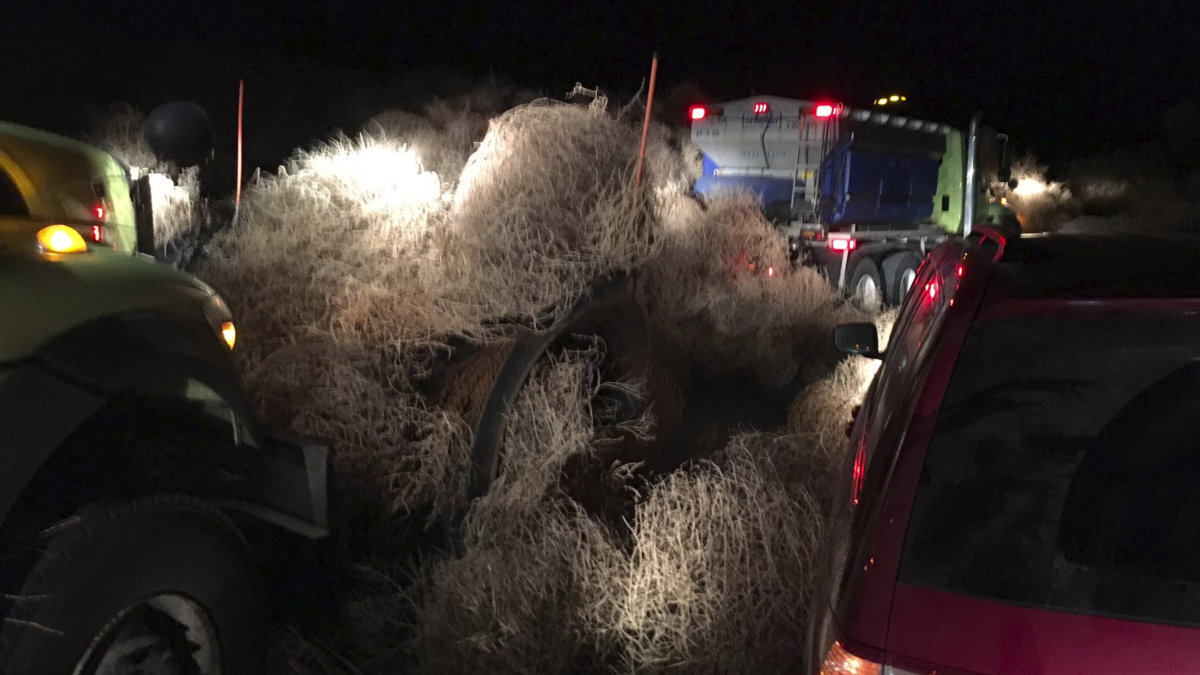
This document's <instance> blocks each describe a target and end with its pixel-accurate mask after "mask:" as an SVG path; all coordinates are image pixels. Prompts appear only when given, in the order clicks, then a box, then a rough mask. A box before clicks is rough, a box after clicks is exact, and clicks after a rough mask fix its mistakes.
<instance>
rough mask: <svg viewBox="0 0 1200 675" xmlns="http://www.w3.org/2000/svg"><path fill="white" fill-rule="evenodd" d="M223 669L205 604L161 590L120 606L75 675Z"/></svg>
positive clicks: (188, 674)
mask: <svg viewBox="0 0 1200 675" xmlns="http://www.w3.org/2000/svg"><path fill="white" fill-rule="evenodd" d="M141 672H148V673H179V674H180V675H219V673H220V672H221V657H220V647H219V644H218V642H217V631H216V628H215V627H214V626H213V623H212V621H211V620H210V619H209V617H208V614H207V613H206V612H205V611H204V609H203V608H202V607H200V605H198V604H197V603H195V602H194V601H192V600H190V599H188V598H185V597H184V596H182V595H177V594H174V593H162V594H159V595H155V596H153V597H151V598H149V599H147V600H144V601H142V602H139V603H136V604H133V605H130V606H129V607H126V608H125V609H123V610H121V611H120V612H118V613H117V614H116V616H114V617H113V618H112V620H111V621H109V622H108V625H106V626H105V627H104V628H103V629H102V630H101V631H100V633H99V634H98V635H97V636H96V637H95V638H93V639H92V642H91V644H90V645H88V649H87V651H86V652H84V655H83V658H81V659H80V660H79V664H78V665H77V666H76V667H75V670H74V671H73V675H112V674H115V673H141Z"/></svg>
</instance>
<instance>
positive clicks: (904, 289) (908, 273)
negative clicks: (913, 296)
mask: <svg viewBox="0 0 1200 675" xmlns="http://www.w3.org/2000/svg"><path fill="white" fill-rule="evenodd" d="M916 280H917V271H916V270H915V269H913V268H911V267H909V268H906V269H905V270H904V271H903V272H901V273H900V295H899V297H901V298H903V297H904V296H905V295H908V289H910V288H912V285H913V282H914V281H916Z"/></svg>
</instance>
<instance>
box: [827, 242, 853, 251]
mask: <svg viewBox="0 0 1200 675" xmlns="http://www.w3.org/2000/svg"><path fill="white" fill-rule="evenodd" d="M857 247H858V242H857V241H855V240H854V239H830V240H829V248H830V249H832V250H834V251H853V250H854V249H855V248H857Z"/></svg>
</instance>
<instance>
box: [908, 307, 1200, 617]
mask: <svg viewBox="0 0 1200 675" xmlns="http://www.w3.org/2000/svg"><path fill="white" fill-rule="evenodd" d="M900 578H901V581H904V582H906V583H911V584H915V585H919V586H925V587H929V588H935V589H941V590H947V591H951V592H955V593H960V594H967V595H973V596H978V597H985V598H994V599H999V600H1006V601H1012V602H1017V603H1023V604H1031V605H1035V606H1038V607H1045V608H1051V609H1059V610H1065V611H1070V612H1079V613H1089V614H1102V615H1109V616H1119V617H1125V618H1134V619H1146V620H1157V621H1166V622H1172V623H1183V624H1189V625H1200V318H1196V317H1185V318H1149V317H1144V316H1137V317H1134V316H1106V317H1103V318H1078V317H1070V318H1068V317H1054V318H1045V317H1039V318H1029V319H1021V320H1011V321H997V322H989V323H981V324H978V325H976V326H975V327H974V328H973V329H972V330H971V332H970V334H969V335H968V337H967V339H966V341H965V343H964V346H963V350H962V353H961V354H960V356H959V359H958V362H957V364H956V366H955V371H954V374H953V376H952V378H951V380H950V384H949V387H948V389H947V391H946V396H945V400H944V402H943V405H942V409H941V411H940V413H939V417H938V421H937V426H936V429H935V431H934V435H933V437H932V439H931V441H930V445H929V448H928V451H927V456H926V459H925V465H924V469H923V471H922V474H921V479H920V483H919V487H918V490H917V495H916V499H915V502H914V505H913V511H912V516H911V518H910V522H909V528H908V534H907V536H906V541H905V548H904V559H903V562H902V565H901V574H900Z"/></svg>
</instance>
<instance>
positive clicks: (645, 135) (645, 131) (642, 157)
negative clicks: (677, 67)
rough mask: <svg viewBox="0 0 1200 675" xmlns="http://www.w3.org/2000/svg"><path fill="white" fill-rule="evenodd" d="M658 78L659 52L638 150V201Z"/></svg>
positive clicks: (652, 67) (653, 65) (654, 61)
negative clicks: (640, 144)
mask: <svg viewBox="0 0 1200 675" xmlns="http://www.w3.org/2000/svg"><path fill="white" fill-rule="evenodd" d="M657 77H658V52H654V58H653V59H651V61H650V91H649V93H647V94H646V119H645V121H643V122H642V146H641V147H640V148H638V160H637V170H636V171H635V172H634V174H633V198H634V200H637V195H638V190H639V188H641V186H642V169H643V168H644V167H645V165H646V139H647V138H648V137H649V136H650V111H651V109H652V108H653V107H654V80H655V79H656V78H657Z"/></svg>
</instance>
